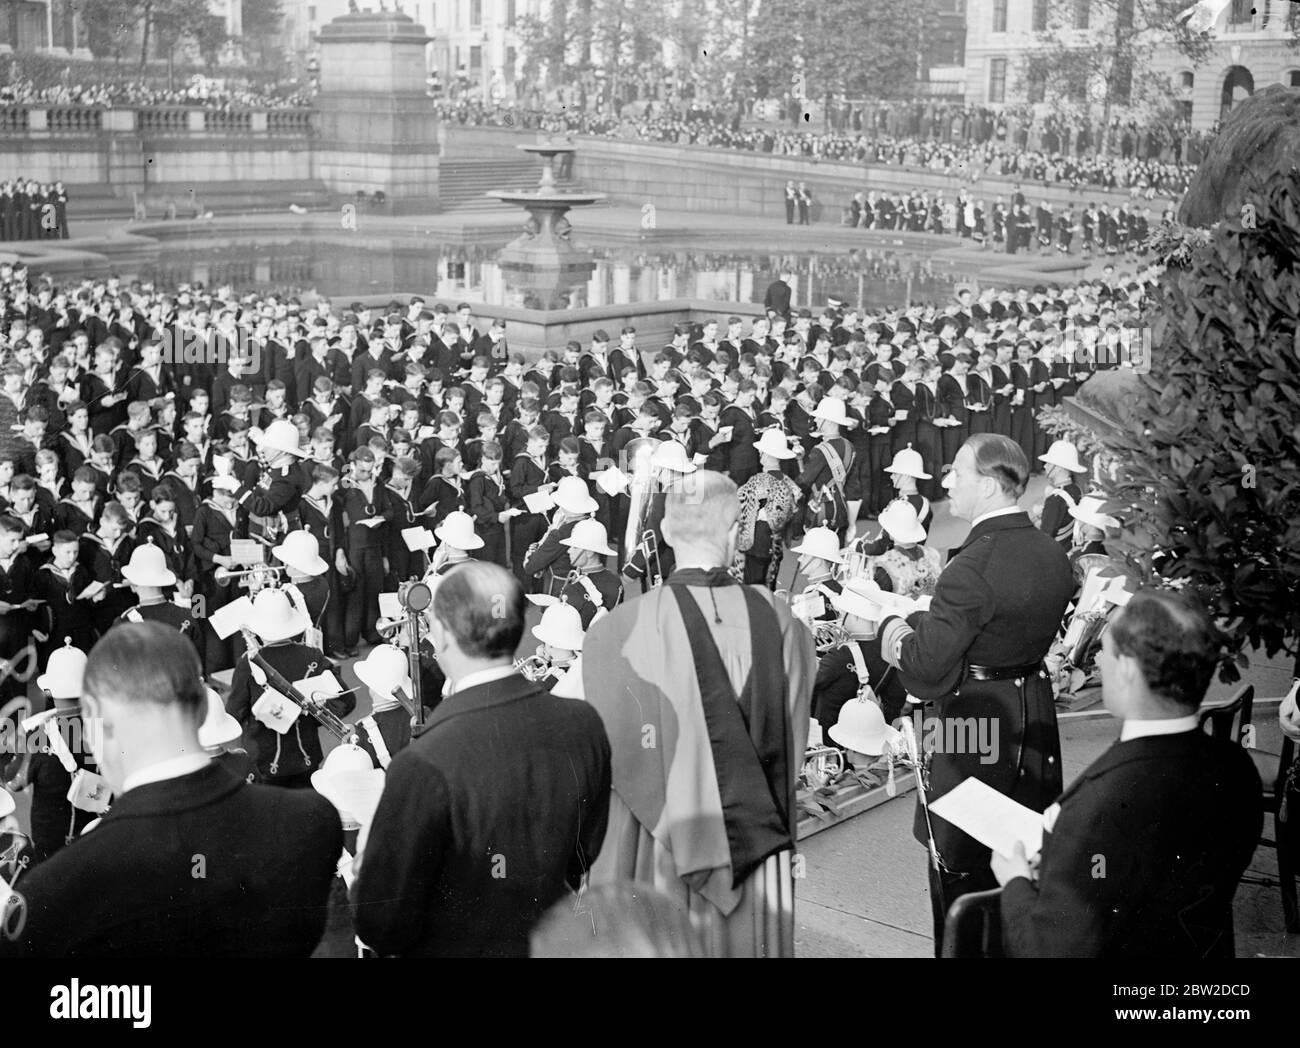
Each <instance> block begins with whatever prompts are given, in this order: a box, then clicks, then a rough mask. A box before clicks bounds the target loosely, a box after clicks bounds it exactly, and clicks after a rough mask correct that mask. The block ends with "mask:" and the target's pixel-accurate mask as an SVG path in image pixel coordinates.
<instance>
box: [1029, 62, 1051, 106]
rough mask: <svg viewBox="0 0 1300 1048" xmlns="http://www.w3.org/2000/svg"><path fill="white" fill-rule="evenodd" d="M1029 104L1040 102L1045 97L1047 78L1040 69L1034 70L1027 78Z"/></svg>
mask: <svg viewBox="0 0 1300 1048" xmlns="http://www.w3.org/2000/svg"><path fill="white" fill-rule="evenodd" d="M1028 92H1029V102H1030V103H1034V102H1041V101H1043V99H1044V98H1046V97H1047V76H1046V75H1045V74H1044V73H1043V71H1042V70H1041V69H1036V70H1034V71H1033V72H1031V73H1030V74H1029V77H1028Z"/></svg>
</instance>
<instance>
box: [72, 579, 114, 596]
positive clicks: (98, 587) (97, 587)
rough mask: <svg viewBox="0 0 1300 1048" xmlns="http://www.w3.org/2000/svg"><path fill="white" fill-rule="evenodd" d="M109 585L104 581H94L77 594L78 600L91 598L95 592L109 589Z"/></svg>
mask: <svg viewBox="0 0 1300 1048" xmlns="http://www.w3.org/2000/svg"><path fill="white" fill-rule="evenodd" d="M107 588H108V587H107V586H105V585H104V583H102V582H92V583H91V584H90V585H89V586H87V587H86V588H85V589H84V590H82V591H81V592H80V593H78V594H77V600H90V599H91V598H92V597H94V596H95V594H97V593H100V592H101V591H103V590H105V589H107Z"/></svg>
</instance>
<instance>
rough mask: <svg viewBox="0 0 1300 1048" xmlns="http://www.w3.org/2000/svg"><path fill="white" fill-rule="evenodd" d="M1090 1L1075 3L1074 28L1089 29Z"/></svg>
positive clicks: (1078, 0) (1076, 1) (1084, 0)
mask: <svg viewBox="0 0 1300 1048" xmlns="http://www.w3.org/2000/svg"><path fill="white" fill-rule="evenodd" d="M1090 6H1091V5H1090V4H1089V0H1075V2H1074V28H1075V29H1087V28H1088V16H1089V14H1090V11H1089V7H1090Z"/></svg>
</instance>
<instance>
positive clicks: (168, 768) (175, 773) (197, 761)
mask: <svg viewBox="0 0 1300 1048" xmlns="http://www.w3.org/2000/svg"><path fill="white" fill-rule="evenodd" d="M209 760H211V758H210V757H209V756H208V755H207V754H206V753H182V754H181V755H180V756H179V757H170V758H168V759H167V760H165V761H158V762H157V763H156V764H150V765H148V766H147V767H144V768H141V769H140V770H139V771H137V772H135V773H134V774H133V775H128V776H127V777H126V781H125V782H124V783H122V793H127V792H128V791H130V790H134V789H135V788H136V787H137V786H147V785H148V784H149V783H153V782H164V781H166V780H167V779H179V778H180V777H181V776H182V775H190V774H192V773H193V772H196V771H198V770H199V769H200V768H205V767H207V764H208V761H209Z"/></svg>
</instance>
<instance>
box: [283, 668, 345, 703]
mask: <svg viewBox="0 0 1300 1048" xmlns="http://www.w3.org/2000/svg"><path fill="white" fill-rule="evenodd" d="M293 686H294V687H295V688H297V689H298V694H300V695H306V696H307V698H309V699H312V700H319V701H321V702H324V701H325V700H326V699H328V698H330V697H332V696H334V695H338V694H339V693H340V692H342V691H343V685H342V684H340V683H339V680H338V678H337V677H335V676H334V674H333V673H331V672H330V671H329V670H326V671H325V672H324V673H318V674H316V676H314V677H304V678H303V679H302V680H296V681H294V682H293Z"/></svg>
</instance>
